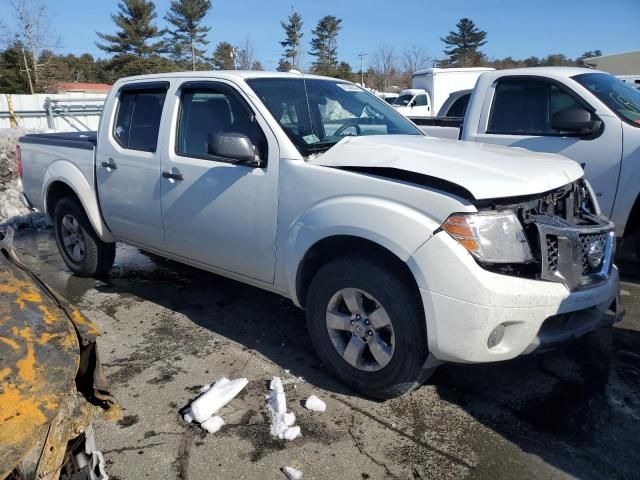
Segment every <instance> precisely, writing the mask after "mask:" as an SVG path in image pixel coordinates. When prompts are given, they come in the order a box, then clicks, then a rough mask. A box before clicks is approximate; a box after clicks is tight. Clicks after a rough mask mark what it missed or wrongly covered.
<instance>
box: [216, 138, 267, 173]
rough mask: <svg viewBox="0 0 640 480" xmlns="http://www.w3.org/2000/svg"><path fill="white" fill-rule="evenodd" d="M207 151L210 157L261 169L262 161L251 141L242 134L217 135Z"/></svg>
mask: <svg viewBox="0 0 640 480" xmlns="http://www.w3.org/2000/svg"><path fill="white" fill-rule="evenodd" d="M207 151H208V153H209V154H210V155H214V156H216V157H220V158H223V159H225V160H228V161H229V163H240V164H243V165H249V166H251V167H261V166H262V160H260V157H259V156H258V155H257V154H256V151H255V149H254V147H253V144H252V143H251V140H249V137H247V136H246V135H244V134H242V133H235V132H229V133H227V132H225V133H216V134H214V135H212V136H211V137H210V138H209V143H208V144H207Z"/></svg>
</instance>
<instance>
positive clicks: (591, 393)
mask: <svg viewBox="0 0 640 480" xmlns="http://www.w3.org/2000/svg"><path fill="white" fill-rule="evenodd" d="M16 250H17V251H18V253H19V254H20V256H21V258H22V259H23V260H24V261H25V262H26V263H28V264H30V265H31V266H32V267H33V269H34V270H35V271H37V272H39V273H40V275H41V277H42V279H43V280H45V281H46V282H47V283H49V284H50V285H51V286H52V287H54V288H55V289H57V290H58V291H60V292H61V293H62V294H64V295H65V296H66V297H67V298H68V299H69V300H71V301H72V302H75V303H76V304H77V305H78V306H79V307H80V308H81V310H82V311H83V312H84V313H85V314H86V315H87V316H88V317H89V318H91V319H92V320H93V321H94V322H96V323H97V324H98V325H99V326H100V328H101V329H102V332H103V335H102V337H101V338H100V348H101V356H102V362H103V364H104V366H105V369H106V373H107V375H108V378H109V379H110V381H111V382H112V386H113V390H114V392H115V394H116V397H117V398H118V400H119V401H120V403H121V405H122V406H123V410H124V416H123V418H122V419H121V420H120V421H118V422H116V423H101V424H99V425H97V428H96V439H97V442H98V447H99V448H100V449H101V450H102V451H103V453H104V455H105V458H106V459H107V463H108V471H109V473H110V475H111V478H112V479H115V480H117V479H120V480H124V479H144V478H154V479H156V478H157V479H159V478H162V479H171V478H178V479H182V480H197V479H213V478H215V479H227V478H228V479H235V478H247V479H258V478H259V479H271V478H273V479H278V478H285V477H284V475H283V474H282V473H280V471H279V469H280V467H282V466H285V465H289V466H293V467H295V468H298V469H300V470H302V471H303V472H304V474H305V477H304V478H309V479H341V480H342V479H344V480H348V479H355V480H361V479H386V478H391V479H427V478H437V479H442V478H456V479H458V478H486V479H489V478H491V479H499V478H521V479H529V478H531V479H533V478H536V479H537V478H571V477H578V478H584V479H591V478H593V479H603V478H629V479H631V478H639V476H640V475H639V473H638V472H639V471H640V266H639V265H638V264H637V263H635V262H634V261H632V260H631V256H630V255H629V256H628V257H624V256H623V258H622V259H621V260H620V261H619V262H618V263H619V265H620V266H621V271H622V274H623V279H624V280H625V281H624V283H623V285H622V302H623V306H624V308H626V310H627V316H626V317H625V319H624V321H623V322H621V323H620V324H618V325H617V326H616V327H614V328H612V329H605V330H599V331H597V332H595V333H594V334H591V335H589V336H587V337H585V338H582V339H580V340H577V341H575V342H573V343H571V344H569V345H567V346H566V347H565V348H563V349H562V350H559V351H555V352H550V353H546V354H540V355H531V356H528V357H522V358H519V359H516V360H513V361H509V362H504V363H497V364H490V365H471V366H463V365H445V366H443V367H441V368H440V369H439V370H438V372H437V373H436V374H435V375H434V376H433V377H432V378H431V379H430V380H429V381H428V382H427V384H426V385H425V386H423V387H422V388H420V389H418V390H417V391H415V392H413V393H411V394H409V395H406V396H404V397H402V398H399V399H395V400H391V401H387V402H375V401H371V400H368V399H365V398H361V397H360V396H358V395H357V394H355V393H354V392H352V391H350V390H349V389H347V388H345V387H344V386H342V385H341V384H340V383H338V382H336V381H334V380H333V379H332V378H331V376H330V375H329V374H328V373H327V372H326V371H325V370H324V369H323V367H322V365H321V364H320V362H319V360H318V358H317V357H316V356H315V354H314V353H313V350H312V347H311V343H310V341H309V339H308V338H307V334H306V328H305V323H304V314H303V312H301V311H299V310H298V309H296V308H295V307H294V306H293V305H292V304H291V302H289V301H288V300H284V299H282V298H280V297H278V296H276V295H273V294H270V293H267V292H263V291H261V290H258V289H255V288H252V287H249V286H246V285H243V284H240V283H237V282H234V281H232V280H227V279H224V278H222V277H219V276H216V275H213V274H209V273H205V272H202V271H199V270H196V269H193V268H190V267H186V266H183V265H180V264H177V263H175V262H172V261H168V260H165V259H162V258H159V257H155V256H151V255H147V254H143V253H141V252H140V251H138V250H136V249H134V248H132V247H128V246H124V245H119V247H118V252H117V256H116V266H115V267H114V269H113V271H112V272H111V274H110V275H109V276H108V277H106V278H105V279H103V280H95V279H81V278H77V277H73V276H71V275H70V273H69V271H68V270H67V269H66V268H65V267H64V265H63V263H62V260H61V259H60V256H59V255H58V252H57V249H56V247H55V242H54V240H53V236H52V235H51V233H50V232H47V231H45V232H28V233H23V234H21V235H19V236H18V238H17V239H16ZM273 375H280V376H281V377H282V378H283V380H285V381H286V382H287V385H286V387H285V389H286V393H287V400H288V406H289V408H290V409H291V410H293V411H294V412H295V413H296V415H297V417H298V422H297V424H298V425H300V426H301V428H302V432H303V436H302V437H301V438H299V439H297V440H295V441H293V442H289V443H286V442H283V441H279V440H274V439H273V438H272V437H271V436H270V435H269V424H268V417H267V411H266V408H265V403H264V396H265V395H266V394H267V393H268V381H269V379H270V378H271V376H273ZM221 376H228V377H229V378H236V377H240V376H243V377H247V378H248V379H249V385H248V386H247V388H246V389H245V390H244V391H243V392H242V393H241V394H240V395H239V397H237V398H236V399H235V400H234V401H233V402H232V403H231V404H230V405H228V406H227V407H225V408H223V409H222V411H221V412H220V415H221V416H222V417H223V418H224V420H225V422H226V425H225V426H224V427H223V428H222V430H221V431H220V432H218V433H216V434H210V435H205V434H203V433H202V431H200V429H199V428H197V427H194V426H189V425H186V424H185V423H184V422H182V421H181V419H180V416H179V415H178V411H179V409H180V408H181V407H183V406H185V405H186V404H187V403H188V402H189V401H190V400H191V399H193V398H194V397H195V396H196V395H197V392H198V389H199V388H200V386H201V385H203V384H205V383H211V382H212V381H215V380H216V379H217V378H219V377H221ZM299 377H303V379H304V380H300V379H299ZM312 393H313V394H316V395H317V396H319V397H320V398H322V399H324V400H325V401H326V402H327V412H326V413H317V412H309V411H307V410H305V409H304V408H303V407H302V405H301V403H302V402H303V401H304V399H306V398H307V397H308V396H309V395H310V394H312Z"/></svg>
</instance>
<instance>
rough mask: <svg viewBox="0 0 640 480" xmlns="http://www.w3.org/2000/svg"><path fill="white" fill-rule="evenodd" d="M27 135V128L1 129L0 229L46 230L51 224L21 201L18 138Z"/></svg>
mask: <svg viewBox="0 0 640 480" xmlns="http://www.w3.org/2000/svg"><path fill="white" fill-rule="evenodd" d="M27 133H31V132H30V131H29V130H27V129H25V128H0V228H3V227H5V226H6V225H9V226H11V227H12V228H13V229H14V230H19V229H22V228H45V227H47V226H48V224H49V223H48V221H47V218H46V217H45V216H44V215H43V214H41V213H32V212H30V211H29V209H28V208H27V207H25V206H24V205H23V204H22V202H21V201H20V192H22V183H21V182H20V178H19V177H18V166H17V163H16V151H15V150H16V143H18V138H19V137H21V136H22V135H25V134H27Z"/></svg>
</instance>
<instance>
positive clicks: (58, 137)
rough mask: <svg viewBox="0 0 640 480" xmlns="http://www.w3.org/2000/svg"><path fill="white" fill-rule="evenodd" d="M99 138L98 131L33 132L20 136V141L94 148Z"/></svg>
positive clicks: (86, 148)
mask: <svg viewBox="0 0 640 480" xmlns="http://www.w3.org/2000/svg"><path fill="white" fill-rule="evenodd" d="M97 139H98V135H97V132H95V131H90V132H62V133H31V134H28V135H24V136H23V137H21V138H20V143H35V144H39V145H51V146H56V147H68V148H81V149H83V150H93V149H94V148H95V146H96V142H97Z"/></svg>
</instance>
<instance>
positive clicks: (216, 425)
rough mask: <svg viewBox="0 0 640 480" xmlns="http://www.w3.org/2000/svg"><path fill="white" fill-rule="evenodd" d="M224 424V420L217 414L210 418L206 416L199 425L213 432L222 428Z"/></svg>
mask: <svg viewBox="0 0 640 480" xmlns="http://www.w3.org/2000/svg"><path fill="white" fill-rule="evenodd" d="M223 425H224V420H223V419H222V417H218V416H217V415H216V416H214V417H211V418H208V419H207V420H205V421H204V422H202V423H201V424H200V426H201V427H202V428H203V429H205V430H206V431H207V432H209V433H215V432H217V431H218V430H220V429H221V428H222V426H223Z"/></svg>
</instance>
